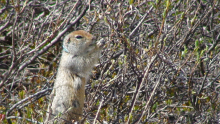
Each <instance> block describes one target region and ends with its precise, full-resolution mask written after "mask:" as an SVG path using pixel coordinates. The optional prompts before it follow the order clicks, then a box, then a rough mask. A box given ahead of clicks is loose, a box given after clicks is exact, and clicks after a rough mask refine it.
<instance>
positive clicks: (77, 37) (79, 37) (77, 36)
mask: <svg viewBox="0 0 220 124" xmlns="http://www.w3.org/2000/svg"><path fill="white" fill-rule="evenodd" d="M75 37H76V39H81V38H83V37H82V36H80V35H76V36H75Z"/></svg>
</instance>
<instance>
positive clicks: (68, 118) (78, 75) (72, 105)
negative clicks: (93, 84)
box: [45, 30, 104, 124]
mask: <svg viewBox="0 0 220 124" xmlns="http://www.w3.org/2000/svg"><path fill="white" fill-rule="evenodd" d="M103 45H104V40H100V41H99V42H96V41H95V40H94V37H93V36H92V35H91V34H90V33H88V32H86V31H84V30H78V31H74V32H72V33H70V34H68V35H67V36H66V37H65V38H64V42H63V52H62V56H61V60H60V64H59V68H58V72H57V77H56V81H55V84H54V88H53V91H52V93H51V104H50V105H49V106H48V113H47V117H46V121H45V123H53V122H54V121H55V120H56V122H58V123H59V124H60V123H68V122H72V121H79V120H80V118H81V117H82V114H83V106H84V99H85V84H86V82H87V81H88V80H89V76H90V73H91V71H92V68H93V67H94V65H95V64H97V62H98V58H99V56H100V51H101V48H102V47H103Z"/></svg>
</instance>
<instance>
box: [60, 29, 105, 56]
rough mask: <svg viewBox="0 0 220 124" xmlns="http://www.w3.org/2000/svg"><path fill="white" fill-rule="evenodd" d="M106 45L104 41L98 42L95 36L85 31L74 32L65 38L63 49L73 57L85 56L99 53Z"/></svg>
mask: <svg viewBox="0 0 220 124" xmlns="http://www.w3.org/2000/svg"><path fill="white" fill-rule="evenodd" d="M103 45H104V40H103V39H102V40H100V41H96V40H95V38H94V37H93V35H91V34H90V33H88V32H86V31H84V30H78V31H73V32H72V33H70V34H68V35H67V36H66V37H65V38H64V42H63V49H64V51H65V52H67V53H70V54H73V55H79V56H80V55H84V54H90V53H92V52H98V51H100V49H101V48H102V46H103Z"/></svg>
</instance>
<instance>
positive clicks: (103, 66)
mask: <svg viewBox="0 0 220 124" xmlns="http://www.w3.org/2000/svg"><path fill="white" fill-rule="evenodd" d="M0 8H1V9H0V81H1V82H0V94H1V95H0V121H1V122H2V123H42V122H43V119H44V117H45V114H46V108H47V105H48V103H49V101H50V100H49V94H50V92H51V90H52V87H53V82H54V79H55V78H56V71H57V66H58V63H59V58H60V53H61V50H62V47H61V43H62V39H63V37H64V36H65V35H66V34H68V33H69V32H71V31H74V30H78V29H84V30H87V31H89V32H90V33H92V34H93V35H95V36H97V38H98V39H100V38H101V37H102V38H105V39H106V41H107V43H106V45H105V48H104V49H103V51H102V56H101V57H100V62H99V64H98V65H97V66H96V67H95V69H94V71H93V72H92V75H91V80H90V81H89V82H88V83H87V85H86V101H85V108H84V116H83V120H84V123H93V122H94V123H104V122H107V123H219V122H220V120H219V118H220V106H219V104H220V95H219V91H220V78H219V76H220V53H219V51H220V45H219V42H220V3H219V0H156V1H151V0H87V1H83V2H82V1H80V0H78V1H76V0H64V1H53V0H48V1H43V0H33V1H28V0H26V1H20V0H14V1H13V0H12V1H9V0H1V3H0Z"/></svg>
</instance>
